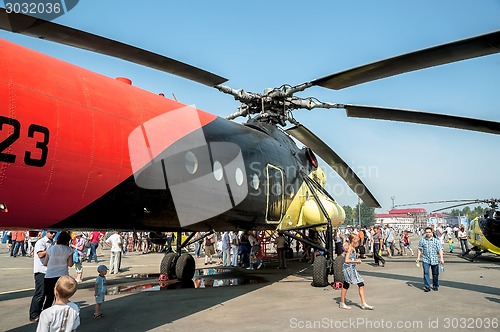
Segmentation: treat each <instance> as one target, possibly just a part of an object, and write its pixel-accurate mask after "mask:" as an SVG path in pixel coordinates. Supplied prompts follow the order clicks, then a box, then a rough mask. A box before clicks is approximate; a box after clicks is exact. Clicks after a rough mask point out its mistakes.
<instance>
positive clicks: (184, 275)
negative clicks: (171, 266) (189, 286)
mask: <svg viewBox="0 0 500 332" xmlns="http://www.w3.org/2000/svg"><path fill="white" fill-rule="evenodd" d="M195 269H196V263H195V261H194V258H193V256H191V254H187V253H184V254H182V255H181V256H180V257H179V259H178V260H177V264H176V265H175V274H176V275H177V279H179V280H191V279H193V277H194V271H195Z"/></svg>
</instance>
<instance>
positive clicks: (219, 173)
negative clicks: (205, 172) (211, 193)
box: [214, 160, 224, 181]
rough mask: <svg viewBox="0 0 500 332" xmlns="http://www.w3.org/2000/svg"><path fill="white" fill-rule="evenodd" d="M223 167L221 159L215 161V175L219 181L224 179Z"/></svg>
mask: <svg viewBox="0 0 500 332" xmlns="http://www.w3.org/2000/svg"><path fill="white" fill-rule="evenodd" d="M223 172H224V171H223V169H222V164H221V163H220V162H219V161H217V160H216V161H215V162H214V177H215V179H216V180H217V181H220V180H222V176H223V175H224V173H223Z"/></svg>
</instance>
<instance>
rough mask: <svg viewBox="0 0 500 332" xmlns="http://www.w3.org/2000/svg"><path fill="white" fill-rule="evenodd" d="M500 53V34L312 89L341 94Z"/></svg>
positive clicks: (373, 66) (326, 80) (381, 64)
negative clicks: (381, 80)
mask: <svg viewBox="0 0 500 332" xmlns="http://www.w3.org/2000/svg"><path fill="white" fill-rule="evenodd" d="M498 52H500V31H495V32H492V33H488V34H485V35H481V36H477V37H472V38H468V39H463V40H459V41H455V42H452V43H448V44H442V45H438V46H434V47H431V48H426V49H423V50H420V51H415V52H411V53H406V54H403V55H399V56H396V57H393V58H389V59H385V60H381V61H377V62H372V63H370V64H367V65H364V66H360V67H356V68H352V69H348V70H345V71H342V72H339V73H335V74H332V75H329V76H325V77H322V78H318V79H316V80H314V81H312V82H311V83H312V85H319V86H322V87H325V88H329V89H333V90H340V89H344V88H347V87H350V86H354V85H358V84H362V83H366V82H371V81H375V80H378V79H381V78H385V77H390V76H394V75H399V74H403V73H407V72H411V71H414V70H420V69H424V68H429V67H434V66H439V65H443V64H447V63H451V62H455V61H460V60H465V59H471V58H476V57H480V56H485V55H490V54H494V53H498Z"/></svg>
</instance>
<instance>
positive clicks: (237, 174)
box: [234, 167, 243, 186]
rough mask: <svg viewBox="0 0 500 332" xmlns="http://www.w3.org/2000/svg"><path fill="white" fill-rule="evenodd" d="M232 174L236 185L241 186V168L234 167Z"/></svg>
mask: <svg viewBox="0 0 500 332" xmlns="http://www.w3.org/2000/svg"><path fill="white" fill-rule="evenodd" d="M234 176H235V178H236V184H237V185H238V186H241V185H242V184H243V171H242V170H241V168H239V167H238V168H236V171H235V174H234Z"/></svg>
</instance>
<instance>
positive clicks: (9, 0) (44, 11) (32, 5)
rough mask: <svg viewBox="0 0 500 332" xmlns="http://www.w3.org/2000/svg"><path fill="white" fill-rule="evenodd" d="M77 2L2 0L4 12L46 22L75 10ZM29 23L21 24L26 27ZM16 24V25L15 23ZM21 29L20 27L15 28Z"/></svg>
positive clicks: (74, 0) (65, 0) (76, 0)
mask: <svg viewBox="0 0 500 332" xmlns="http://www.w3.org/2000/svg"><path fill="white" fill-rule="evenodd" d="M78 2H79V0H38V1H27V0H4V1H3V3H4V8H5V11H6V12H7V13H8V14H10V13H16V14H25V15H28V16H32V17H36V18H40V19H43V20H46V21H51V20H53V19H56V18H58V17H59V16H62V15H64V14H66V13H67V12H69V11H70V10H72V9H73V8H75V6H76V5H77V4H78ZM28 23H29V22H23V23H22V24H24V25H27V24H28ZM16 24H18V23H16ZM16 28H18V29H19V28H22V27H16Z"/></svg>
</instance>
